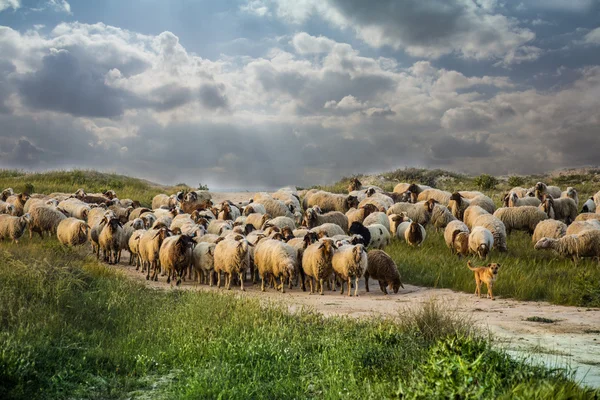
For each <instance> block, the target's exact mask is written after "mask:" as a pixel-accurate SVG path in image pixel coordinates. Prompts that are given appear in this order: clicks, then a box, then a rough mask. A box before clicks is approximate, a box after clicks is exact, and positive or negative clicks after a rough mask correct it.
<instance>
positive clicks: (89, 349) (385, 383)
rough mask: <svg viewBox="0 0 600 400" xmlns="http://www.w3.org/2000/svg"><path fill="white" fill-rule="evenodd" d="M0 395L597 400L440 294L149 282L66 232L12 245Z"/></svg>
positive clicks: (3, 300) (4, 280) (0, 276)
mask: <svg viewBox="0 0 600 400" xmlns="http://www.w3.org/2000/svg"><path fill="white" fill-rule="evenodd" d="M0 304H2V307H0V398H2V399H34V398H47V399H56V398H90V399H106V398H123V399H125V398H165V399H166V398H244V399H245V398H273V399H275V398H277V399H279V398H352V399H355V398H365V399H366V398H400V397H401V398H421V399H429V398H472V399H481V398H490V399H491V398H507V399H508V398H522V399H530V398H555V399H561V398H564V399H566V398H569V399H576V398H582V399H583V398H591V397H592V396H594V395H598V393H596V392H593V391H590V390H587V389H583V388H581V387H579V386H578V385H577V384H575V383H574V382H573V381H572V380H570V379H569V376H568V375H566V374H565V372H563V371H560V370H548V369H544V368H541V367H534V366H531V365H528V364H527V363H525V362H523V361H519V360H514V359H511V358H510V357H509V356H508V355H506V354H504V353H502V352H499V351H497V350H493V349H492V348H491V347H490V345H489V343H488V341H487V340H486V338H485V337H481V336H479V335H478V334H477V332H473V331H471V328H470V327H471V323H470V322H469V321H468V320H464V319H460V318H458V317H456V316H453V315H452V314H450V313H448V311H447V310H443V309H440V308H439V307H438V306H437V305H435V304H429V305H426V306H425V307H424V308H423V309H422V310H419V311H416V312H413V313H412V314H406V315H404V317H403V318H402V319H401V320H402V322H401V323H398V322H393V321H391V320H385V319H370V320H360V321H357V320H354V319H343V318H324V317H322V316H321V315H319V314H315V313H312V312H310V311H302V312H298V313H297V314H290V313H288V312H287V311H286V310H284V309H282V308H280V307H278V306H277V305H268V306H265V305H261V304H260V303H259V302H258V301H257V300H251V299H240V298H237V297H235V296H233V295H227V294H221V293H202V292H190V291H186V292H184V291H176V290H175V291H161V290H152V289H148V288H145V287H144V286H142V285H141V284H139V283H136V282H132V281H130V280H128V279H126V278H125V277H122V276H120V275H119V274H117V273H115V272H114V270H112V269H111V268H110V267H108V266H105V265H102V264H99V263H97V262H96V261H95V260H94V259H93V258H90V257H89V256H88V255H87V252H86V251H85V250H83V249H77V250H71V249H66V248H63V247H61V246H60V245H58V243H57V242H56V241H55V240H46V241H44V242H40V241H39V240H37V239H34V240H33V241H31V242H30V241H27V240H26V241H23V242H22V244H21V245H19V246H14V245H11V244H6V243H3V244H0Z"/></svg>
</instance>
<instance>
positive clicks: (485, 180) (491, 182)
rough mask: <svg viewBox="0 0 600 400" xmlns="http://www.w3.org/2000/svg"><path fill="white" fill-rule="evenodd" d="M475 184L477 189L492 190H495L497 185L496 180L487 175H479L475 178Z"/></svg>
mask: <svg viewBox="0 0 600 400" xmlns="http://www.w3.org/2000/svg"><path fill="white" fill-rule="evenodd" d="M475 184H476V185H477V187H478V188H479V189H482V190H492V189H494V188H496V185H497V184H498V179H496V177H493V176H491V175H488V174H481V175H479V176H478V177H477V178H475Z"/></svg>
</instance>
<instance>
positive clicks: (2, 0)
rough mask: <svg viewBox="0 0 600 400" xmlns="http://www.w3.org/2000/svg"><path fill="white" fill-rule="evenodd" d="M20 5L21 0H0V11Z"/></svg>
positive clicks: (14, 8)
mask: <svg viewBox="0 0 600 400" xmlns="http://www.w3.org/2000/svg"><path fill="white" fill-rule="evenodd" d="M20 7H21V0H0V12H2V11H4V10H8V9H9V8H12V9H13V10H16V9H18V8H20Z"/></svg>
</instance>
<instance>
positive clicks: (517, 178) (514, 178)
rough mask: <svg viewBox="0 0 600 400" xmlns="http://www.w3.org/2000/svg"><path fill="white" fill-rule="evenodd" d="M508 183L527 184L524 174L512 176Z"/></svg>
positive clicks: (513, 184) (515, 184) (512, 184)
mask: <svg viewBox="0 0 600 400" xmlns="http://www.w3.org/2000/svg"><path fill="white" fill-rule="evenodd" d="M508 184H509V185H510V187H516V186H523V185H524V184H525V178H523V177H522V176H514V175H513V176H510V177H509V178H508Z"/></svg>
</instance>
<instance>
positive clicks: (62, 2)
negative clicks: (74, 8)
mask: <svg viewBox="0 0 600 400" xmlns="http://www.w3.org/2000/svg"><path fill="white" fill-rule="evenodd" d="M48 7H49V8H51V9H53V10H54V11H57V12H64V13H67V14H72V13H71V5H70V4H69V2H68V1H67V0H49V1H48Z"/></svg>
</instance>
